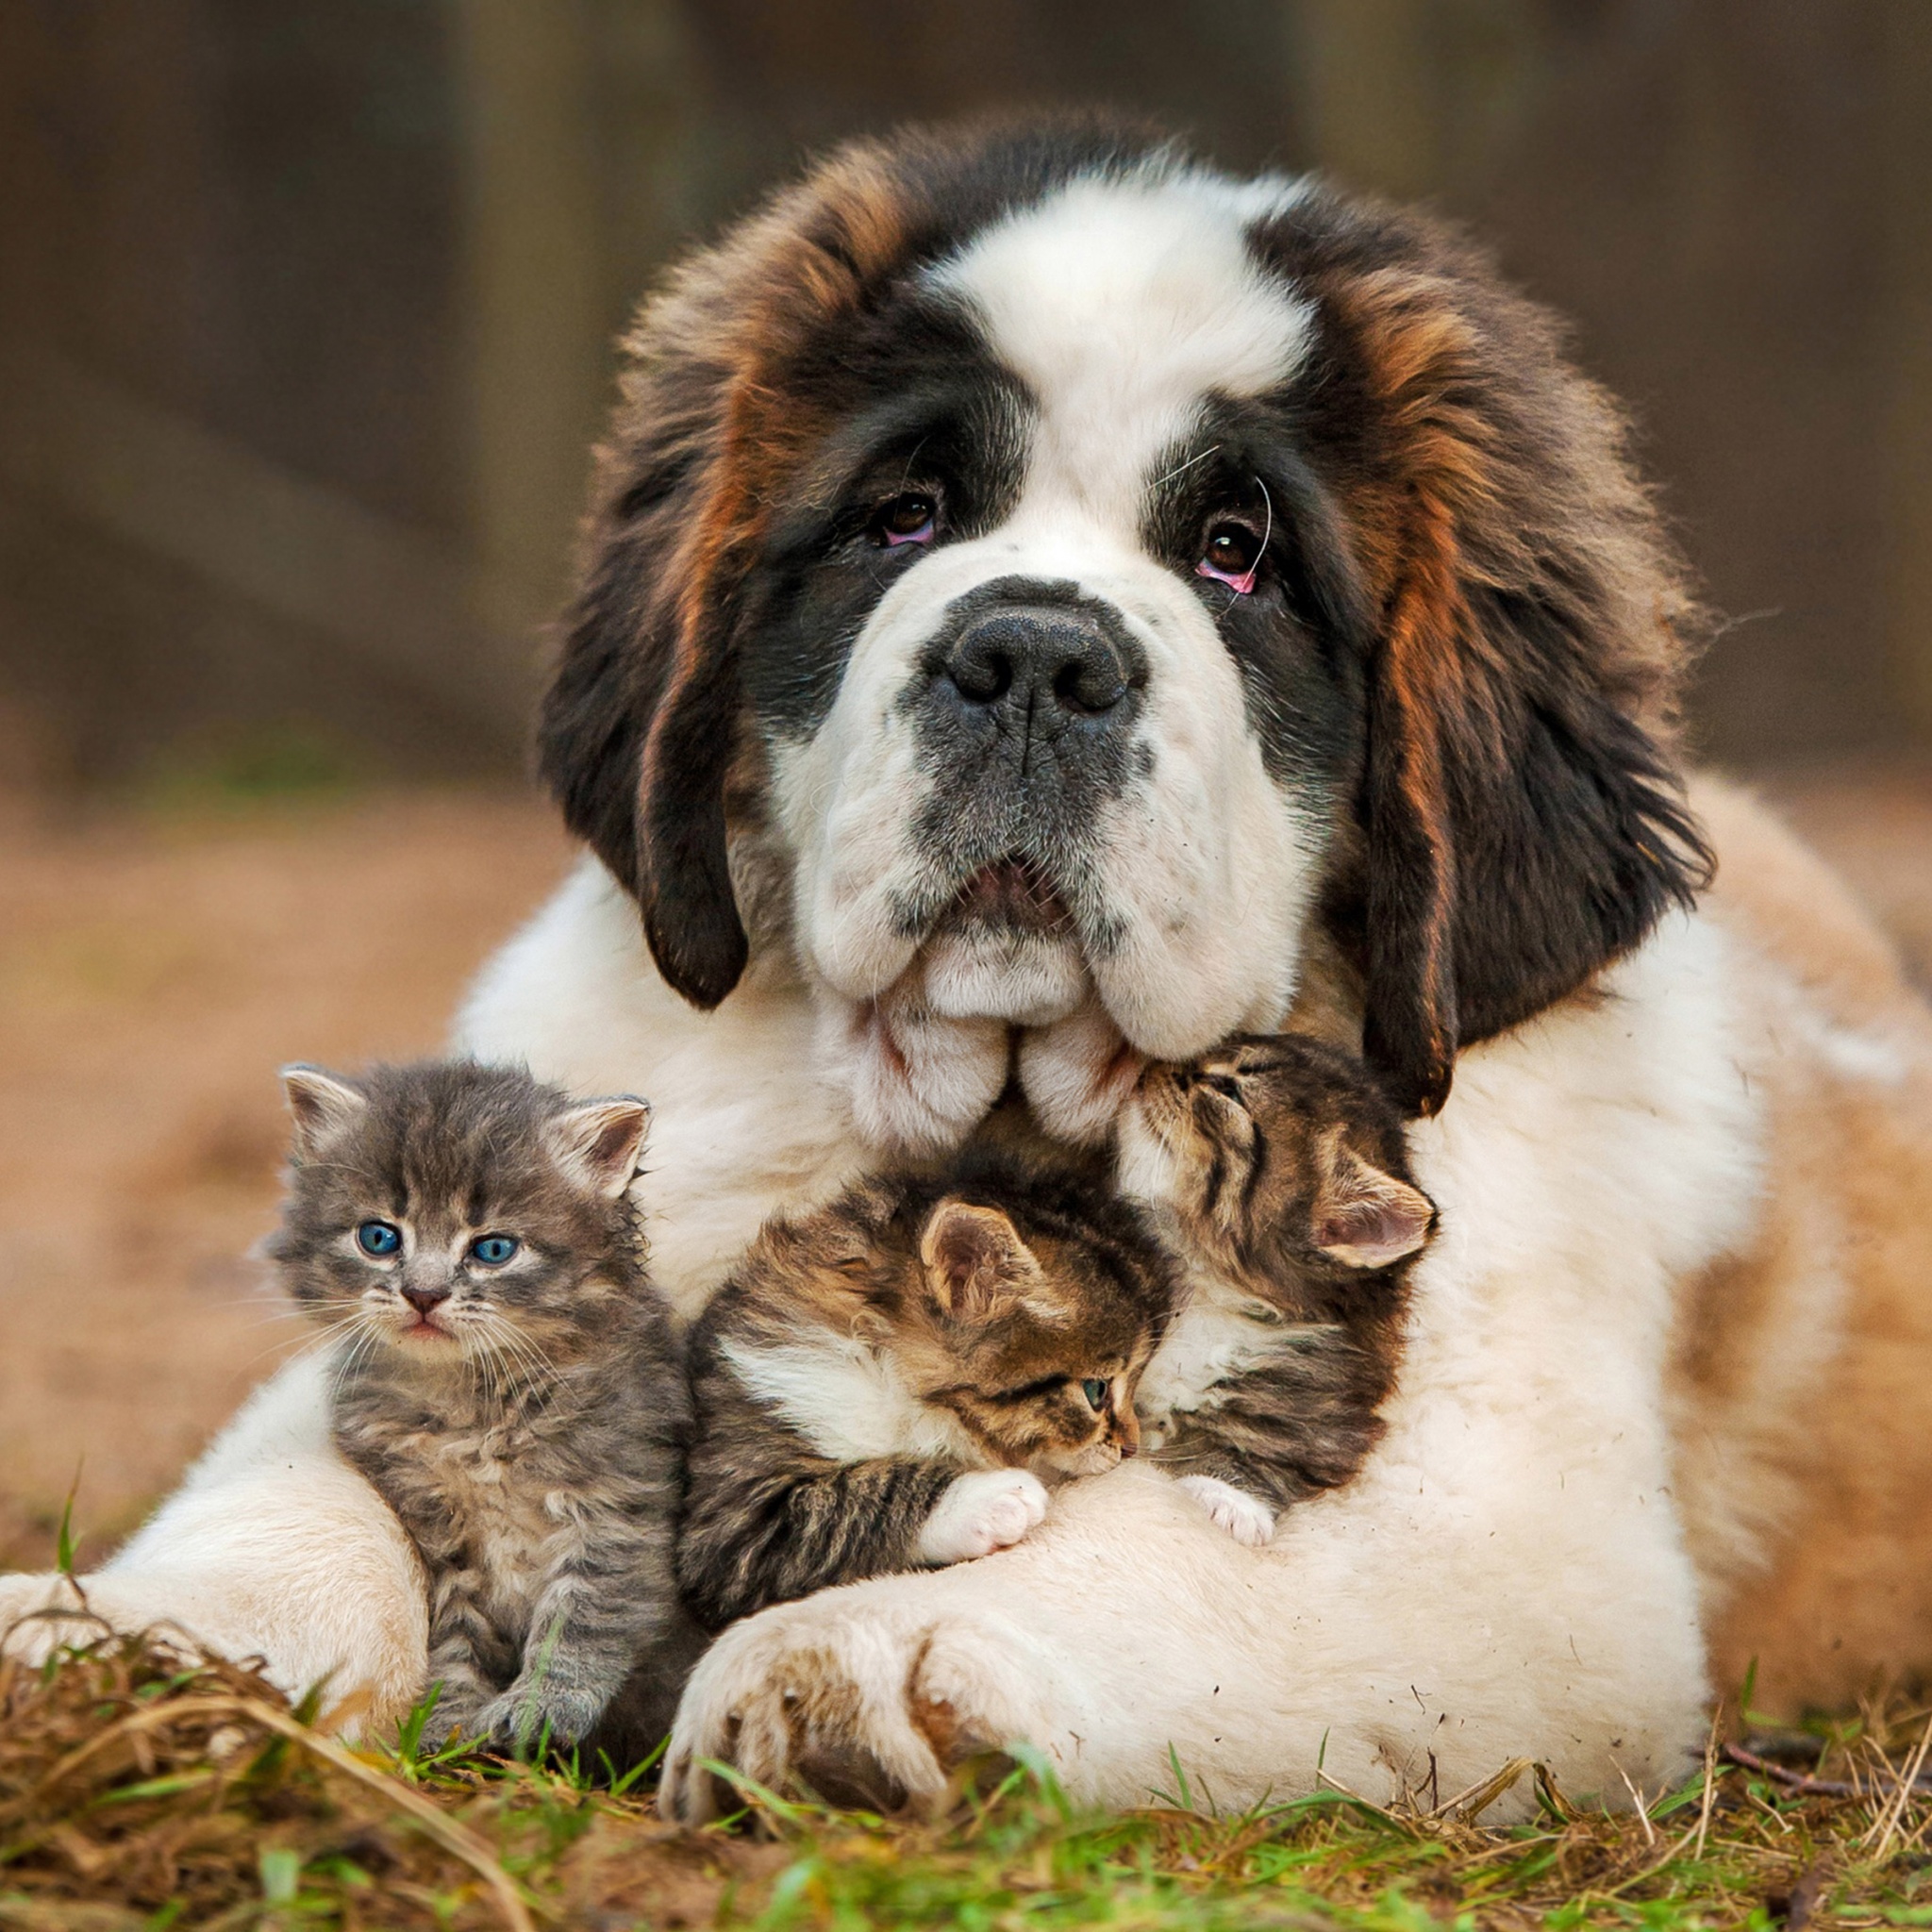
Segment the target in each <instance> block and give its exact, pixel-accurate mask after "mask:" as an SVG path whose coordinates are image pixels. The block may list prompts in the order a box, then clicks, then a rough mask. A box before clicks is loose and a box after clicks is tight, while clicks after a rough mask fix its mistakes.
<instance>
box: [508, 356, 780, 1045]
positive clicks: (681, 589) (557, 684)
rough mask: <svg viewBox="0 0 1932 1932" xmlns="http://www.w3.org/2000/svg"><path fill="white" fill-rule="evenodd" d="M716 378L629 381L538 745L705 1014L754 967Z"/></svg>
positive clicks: (651, 372)
mask: <svg viewBox="0 0 1932 1932" xmlns="http://www.w3.org/2000/svg"><path fill="white" fill-rule="evenodd" d="M718 375H719V372H717V371H716V370H711V371H707V370H706V369H705V368H704V367H703V366H702V365H697V364H680V363H677V362H675V361H671V360H669V359H666V360H665V361H663V362H661V363H660V364H659V365H658V366H655V367H646V368H645V369H644V370H643V371H642V372H641V374H639V375H637V376H636V378H635V379H634V380H633V382H632V384H631V385H630V388H629V393H628V394H627V396H626V398H625V408H624V409H623V410H622V411H621V413H620V417H619V423H618V433H617V435H616V436H615V437H614V438H613V439H612V441H611V443H610V445H609V446H608V448H607V449H605V450H604V451H603V452H601V454H600V458H599V460H600V465H601V467H602V470H603V473H604V478H605V481H604V487H603V489H602V491H601V492H600V494H601V496H602V499H603V500H602V506H601V508H599V510H598V512H597V513H596V515H595V517H594V518H593V520H592V523H591V528H590V531H589V533H588V536H587V541H586V548H587V553H588V554H587V559H586V563H585V568H584V572H583V576H582V581H581V585H580V588H579V590H578V593H577V596H576V599H575V603H574V605H573V606H572V608H571V610H570V613H569V616H568V618H567V620H566V626H565V634H564V641H563V650H562V655H561V658H560V661H559V663H558V669H557V674H556V676H555V677H554V679H553V680H552V683H551V686H550V690H549V692H548V693H547V695H546V696H545V699H544V702H543V710H542V717H541V724H540V726H539V736H538V744H539V758H540V762H541V771H542V774H543V777H544V780H545V782H546V783H547V784H548V785H549V787H550V789H551V791H552V792H553V793H554V794H555V796H556V798H557V801H558V804H559V805H560V806H561V807H562V808H563V816H564V822H565V823H566V824H568V825H569V826H570V828H571V830H572V831H573V832H575V834H576V835H577V836H578V837H579V838H580V839H583V840H584V841H586V842H587V843H588V844H589V845H590V846H591V850H592V851H594V852H595V853H596V855H597V857H598V858H601V859H602V860H603V861H604V863H605V865H606V866H608V868H609V870H610V872H611V874H612V875H613V876H614V877H615V878H616V879H617V880H618V882H619V883H620V884H621V885H623V886H624V888H625V891H628V892H629V893H630V894H631V895H632V896H633V897H634V898H635V899H636V900H637V902H638V906H639V908H640V910H641V913H642V916H643V923H644V934H645V937H646V939H647V940H648V941H649V942H650V947H651V953H652V957H653V958H655V959H656V960H657V962H658V971H659V972H660V973H662V974H663V975H664V977H665V979H666V981H667V982H668V983H669V984H670V985H671V986H672V987H674V988H675V990H676V991H678V992H680V993H682V994H683V995H684V997H685V998H686V999H688V1000H690V1001H691V1002H692V1003H693V1004H694V1005H696V1006H699V1007H705V1008H710V1007H715V1006H716V1005H717V1004H718V1003H719V1001H720V1000H722V999H723V998H724V996H725V994H726V993H728V992H729V991H731V989H732V988H733V987H734V986H736V985H737V984H738V981H739V977H740V975H741V974H742V973H743V971H744V966H745V960H746V957H747V953H748V946H747V941H746V939H745V932H744V926H743V923H742V922H741V920H740V918H739V913H738V905H737V901H736V899H735V897H734V896H733V893H732V889H731V874H730V867H729V864H728V862H727V858H726V853H725V839H724V777H725V771H726V768H727V766H728V765H729V763H730V759H731V756H732V751H733V748H734V747H733V733H734V731H735V729H736V726H737V716H738V679H737V672H736V666H735V664H734V662H733V660H732V650H731V641H730V639H729V637H728V635H727V634H726V626H725V625H724V620H723V613H722V610H721V608H720V598H721V596H722V595H723V594H724V585H723V583H722V582H720V580H719V574H720V573H721V572H722V571H724V570H725V569H728V567H729V561H730V559H729V558H727V557H725V556H724V555H722V554H720V551H719V546H715V545H714V546H711V548H710V551H709V553H708V554H707V553H706V552H705V551H704V550H703V549H701V547H700V545H699V543H698V542H697V541H695V539H696V538H697V537H698V536H699V535H700V533H701V532H702V530H703V528H704V526H705V524H706V521H707V512H708V509H709V508H710V507H711V505H712V504H713V503H714V501H715V498H716V494H717V491H718V489H719V487H720V479H719V477H718V475H717V470H718V466H719V460H720V449H721V444H722V441H723V426H722V423H723V412H724V393H723V385H722V382H721V381H720V380H719V379H718Z"/></svg>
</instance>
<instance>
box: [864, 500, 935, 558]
mask: <svg viewBox="0 0 1932 1932" xmlns="http://www.w3.org/2000/svg"><path fill="white" fill-rule="evenodd" d="M939 513H940V507H939V502H938V499H937V498H935V497H932V496H930V495H928V494H927V493H926V492H925V491H923V490H906V491H900V493H899V494H898V495H897V496H895V497H893V498H892V500H891V502H890V503H889V504H887V505H886V507H885V508H883V509H882V510H880V511H879V513H878V518H877V521H876V523H875V525H874V528H875V529H876V530H877V532H878V538H879V541H880V542H881V543H883V544H885V545H886V547H887V548H888V549H896V548H897V547H898V545H900V544H901V543H930V542H931V541H932V540H933V532H934V529H935V527H936V526H937V525H938V523H939Z"/></svg>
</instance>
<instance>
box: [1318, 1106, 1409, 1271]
mask: <svg viewBox="0 0 1932 1932" xmlns="http://www.w3.org/2000/svg"><path fill="white" fill-rule="evenodd" d="M1320 1160H1321V1168H1322V1179H1321V1185H1320V1186H1319V1187H1318V1188H1317V1189H1316V1191H1315V1213H1314V1223H1315V1225H1314V1241H1315V1245H1316V1246H1317V1247H1318V1248H1320V1249H1321V1251H1322V1252H1323V1253H1324V1255H1326V1256H1327V1257H1328V1258H1329V1259H1330V1260H1331V1261H1341V1262H1342V1263H1343V1264H1344V1265H1345V1266H1347V1267H1350V1268H1386V1267H1388V1266H1389V1265H1390V1263H1391V1261H1399V1260H1401V1259H1402V1257H1404V1256H1405V1255H1412V1254H1414V1253H1415V1251H1416V1250H1417V1249H1418V1248H1420V1247H1421V1246H1422V1245H1423V1243H1424V1241H1427V1240H1428V1238H1429V1236H1430V1234H1431V1233H1432V1232H1433V1231H1434V1229H1435V1225H1436V1204H1435V1203H1434V1202H1433V1201H1431V1200H1430V1199H1429V1197H1428V1196H1427V1195H1426V1194H1425V1193H1424V1192H1423V1191H1422V1190H1421V1189H1420V1188H1412V1187H1410V1186H1409V1185H1408V1183H1407V1181H1399V1180H1397V1179H1396V1178H1395V1176H1394V1175H1393V1174H1384V1173H1383V1172H1382V1170H1381V1169H1380V1168H1379V1167H1376V1166H1374V1164H1373V1163H1372V1162H1370V1161H1367V1160H1364V1159H1363V1158H1362V1157H1361V1156H1360V1155H1359V1154H1357V1152H1356V1151H1355V1149H1354V1148H1353V1147H1351V1146H1350V1145H1349V1144H1348V1142H1347V1141H1346V1140H1344V1139H1343V1130H1342V1129H1341V1128H1338V1129H1337V1130H1336V1131H1335V1132H1334V1133H1333V1134H1331V1135H1330V1136H1329V1137H1328V1138H1327V1139H1326V1140H1325V1141H1324V1142H1323V1143H1322V1148H1321V1154H1320Z"/></svg>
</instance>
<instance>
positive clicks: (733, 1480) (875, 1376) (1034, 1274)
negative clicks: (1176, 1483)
mask: <svg viewBox="0 0 1932 1932" xmlns="http://www.w3.org/2000/svg"><path fill="white" fill-rule="evenodd" d="M1173 1298H1174V1274H1173V1269H1172V1264H1171V1263H1170V1262H1169V1260H1168V1258H1167V1257H1166V1255H1165V1253H1164V1251H1163V1250H1162V1249H1161V1248H1160V1246H1159V1245H1158V1243H1157V1242H1156V1241H1154V1240H1153V1238H1152V1237H1151V1236H1150V1234H1149V1232H1148V1230H1147V1228H1146V1226H1145V1224H1143V1222H1142V1220H1141V1216H1140V1215H1139V1214H1138V1213H1137V1212H1136V1211H1135V1210H1134V1209H1133V1208H1130V1207H1127V1206H1125V1205H1124V1204H1122V1203H1121V1202H1119V1201H1118V1200H1116V1199H1114V1198H1113V1196H1112V1191H1111V1190H1110V1189H1109V1188H1108V1187H1106V1186H1104V1185H1100V1184H1097V1183H1094V1182H1091V1181H1089V1180H1086V1179H1083V1178H1080V1177H1076V1176H1074V1175H1072V1174H1066V1173H1061V1172H1058V1171H1049V1170H1047V1169H1045V1168H1042V1167H1040V1166H1037V1165H1034V1164H1032V1163H1028V1162H1024V1161H1022V1160H1019V1159H1016V1158H1011V1157H1008V1158H996V1157H992V1156H989V1155H987V1154H984V1153H982V1154H980V1155H978V1156H975V1157H973V1158H968V1159H965V1160H962V1161H961V1162H959V1163H958V1164H956V1165H955V1167H954V1169H953V1170H952V1171H951V1173H950V1174H948V1175H946V1176H945V1177H943V1178H941V1179H938V1180H928V1179H916V1178H912V1177H909V1176H905V1175H898V1176H894V1175H878V1176H874V1177H872V1178H870V1179H867V1180H864V1181H861V1182H859V1183H858V1185H857V1186H855V1187H853V1188H852V1189H850V1190H849V1191H847V1192H846V1193H845V1194H844V1195H842V1196H841V1198H840V1199H838V1200H837V1201H835V1202H833V1203H832V1204H831V1206H829V1207H827V1208H821V1209H819V1210H818V1211H816V1212H814V1213H808V1214H806V1215H803V1216H800V1217H798V1218H796V1219H790V1220H779V1221H774V1222H772V1223H770V1224H767V1226H766V1227H765V1228H764V1230H763V1231H762V1232H761V1233H760V1234H759V1236H758V1240H757V1241H756V1242H755V1243H754V1244H753V1246H752V1249H751V1251H750V1253H749V1254H748V1255H747V1257H745V1259H744V1261H743V1262H742V1263H741V1265H740V1267H739V1269H738V1272H737V1273H736V1274H735V1275H734V1276H733V1278H732V1279H731V1281H730V1282H729V1283H728V1284H727V1285H726V1286H725V1287H724V1288H723V1289H722V1290H720V1291H719V1292H718V1294H717V1295H716V1296H715V1297H714V1298H713V1300H712V1302H711V1304H710V1306H709V1307H708V1308H707V1309H706V1311H705V1313H704V1315H703V1317H702V1318H701V1320H700V1321H699V1323H698V1324H697V1327H696V1329H695V1330H694V1331H693V1333H692V1335H691V1345H690V1365H691V1389H692V1396H693V1400H694V1403H695V1406H696V1412H697V1425H696V1434H695V1439H694V1441H693V1444H692V1448H691V1461H690V1490H689V1494H688V1497H687V1500H686V1505H685V1516H684V1522H683V1525H682V1529H681V1532H680V1535H679V1538H678V1545H677V1573H678V1580H679V1582H680V1583H681V1585H682V1586H683V1589H684V1592H685V1596H686V1599H687V1601H688V1602H689V1603H690V1604H691V1607H692V1608H693V1609H694V1610H695V1611H696V1612H697V1614H698V1615H699V1616H700V1617H702V1618H704V1619H706V1620H707V1621H708V1622H709V1623H711V1624H714V1625H715V1624H725V1623H728V1622H730V1621H731V1620H732V1619H733V1618H736V1617H742V1616H746V1615H748V1614H749V1613H750V1612H751V1611H753V1610H756V1609H758V1608H760V1607H762V1606H764V1605H766V1604H770V1603H776V1602H780V1601H783V1600H785V1599H787V1598H791V1597H799V1596H804V1595H806V1594H807V1593H808V1592H809V1591H814V1590H820V1589H824V1587H826V1586H827V1585H830V1584H835V1583H849V1582H852V1581H855V1580H856V1579H858V1578H859V1577H862V1576H875V1575H879V1574H883V1573H886V1572H889V1571H898V1570H910V1569H915V1568H917V1567H919V1566H920V1565H922V1564H941V1563H957V1562H959V1561H961V1560H963V1559H965V1558H968V1557H983V1556H985V1555H987V1554H988V1553H990V1552H991V1551H993V1550H996V1549H1001V1548H1003V1547H1005V1546H1006V1545H1008V1544H1009V1543H1014V1542H1017V1541H1019V1540H1020V1539H1021V1538H1022V1537H1024V1535H1025V1534H1026V1533H1027V1531H1028V1530H1030V1529H1031V1528H1032V1527H1033V1526H1034V1525H1035V1524H1038V1523H1039V1522H1040V1521H1041V1518H1042V1517H1043V1516H1044V1514H1045V1513H1046V1507H1047V1488H1046V1484H1047V1483H1048V1482H1052V1481H1056V1480H1058V1479H1061V1478H1064V1477H1067V1476H1073V1475H1084V1474H1094V1473H1098V1472H1100V1471H1102V1470H1107V1469H1111V1468H1112V1467H1113V1466H1114V1465H1115V1464H1116V1463H1117V1462H1119V1460H1120V1459H1121V1457H1124V1456H1131V1455H1133V1454H1134V1452H1135V1449H1136V1447H1137V1446H1138V1442H1139V1427H1138V1424H1137V1423H1136V1421H1135V1416H1134V1389H1135V1384H1136V1383H1137V1382H1138V1380H1139V1379H1140V1375H1141V1370H1142V1368H1143V1367H1144V1365H1145V1364H1146V1361H1147V1359H1148V1357H1149V1356H1150V1355H1151V1354H1152V1352H1153V1349H1154V1346H1155V1343H1156V1341H1157V1340H1158V1335H1159V1331H1160V1327H1161V1324H1162V1323H1163V1322H1164V1321H1165V1319H1166V1317H1167V1313H1168V1310H1169V1308H1170V1307H1171V1306H1172V1303H1173ZM1042 1478H1044V1479H1045V1480H1044V1481H1042Z"/></svg>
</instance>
